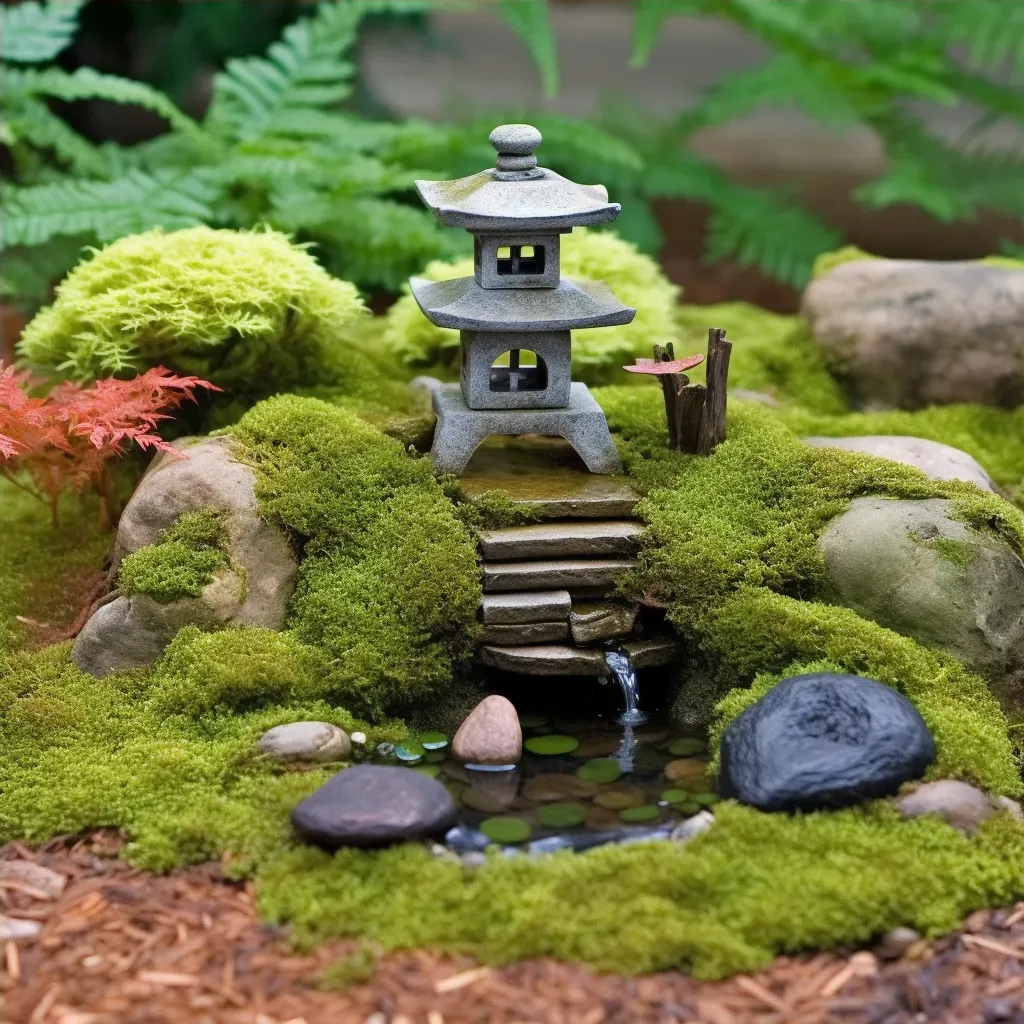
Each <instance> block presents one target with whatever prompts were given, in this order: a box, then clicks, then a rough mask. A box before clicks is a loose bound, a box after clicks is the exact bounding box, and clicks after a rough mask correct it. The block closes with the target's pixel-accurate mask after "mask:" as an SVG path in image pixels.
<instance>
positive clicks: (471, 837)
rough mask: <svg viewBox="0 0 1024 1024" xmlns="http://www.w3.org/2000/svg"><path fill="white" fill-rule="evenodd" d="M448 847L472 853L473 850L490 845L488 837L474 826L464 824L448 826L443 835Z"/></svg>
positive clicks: (484, 848) (458, 851)
mask: <svg viewBox="0 0 1024 1024" xmlns="http://www.w3.org/2000/svg"><path fill="white" fill-rule="evenodd" d="M444 841H445V843H446V844H447V845H448V848H449V849H451V850H454V851H455V852H456V853H472V852H474V851H479V850H486V849H487V847H488V846H490V845H491V841H490V839H488V838H487V836H485V835H484V834H483V832H480V831H478V830H477V829H475V828H466V827H465V826H464V825H456V826H455V827H454V828H450V829H449V830H448V831H447V832H446V833H445V836H444Z"/></svg>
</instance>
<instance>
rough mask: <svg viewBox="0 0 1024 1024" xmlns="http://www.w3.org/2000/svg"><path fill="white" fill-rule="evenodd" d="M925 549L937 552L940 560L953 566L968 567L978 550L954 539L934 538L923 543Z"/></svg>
mask: <svg viewBox="0 0 1024 1024" xmlns="http://www.w3.org/2000/svg"><path fill="white" fill-rule="evenodd" d="M921 543H922V544H924V546H925V547H928V548H932V549H933V550H935V551H937V552H938V554H939V557H940V558H943V559H945V560H946V561H947V562H952V563H953V565H959V566H967V565H970V564H971V562H973V561H974V559H975V556H976V555H977V553H978V549H977V548H976V547H975V546H974V545H972V544H968V543H966V541H962V540H955V539H954V538H953V537H933V538H931V539H930V540H924V541H922V542H921Z"/></svg>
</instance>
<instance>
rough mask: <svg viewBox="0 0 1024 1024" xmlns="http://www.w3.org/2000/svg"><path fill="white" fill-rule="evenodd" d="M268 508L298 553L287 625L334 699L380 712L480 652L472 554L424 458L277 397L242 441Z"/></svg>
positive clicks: (336, 413)
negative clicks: (313, 653)
mask: <svg viewBox="0 0 1024 1024" xmlns="http://www.w3.org/2000/svg"><path fill="white" fill-rule="evenodd" d="M234 436H235V438H236V440H237V442H238V445H239V449H238V450H239V453H240V457H241V458H243V459H245V460H246V461H247V462H248V463H249V464H250V465H251V466H252V467H253V468H254V469H255V471H256V474H257V488H256V493H257V496H258V498H259V501H260V507H261V509H262V511H263V513H264V515H266V516H267V517H268V518H269V519H270V520H271V521H272V522H275V523H277V524H279V525H280V526H282V527H284V528H285V529H287V530H288V531H289V532H290V533H291V534H292V536H293V537H294V538H295V540H296V542H297V543H298V544H299V545H300V546H301V548H302V549H303V552H304V559H303V562H302V566H301V570H300V578H299V585H298V588H297V591H296V596H295V600H294V602H293V605H292V612H291V620H290V621H291V626H292V628H293V629H294V631H295V634H296V636H297V637H298V638H299V639H300V640H301V641H303V642H304V643H307V644H310V645H312V646H314V647H317V648H318V649H320V650H322V651H323V652H324V653H325V654H326V655H327V656H328V658H329V659H330V664H331V677H332V679H333V681H334V688H335V692H337V693H338V694H339V695H344V699H345V702H346V703H347V704H348V706H351V707H354V708H358V709H359V710H361V711H363V712H365V713H367V714H377V715H379V714H381V713H383V712H384V711H391V710H395V709H397V708H399V707H402V706H404V705H408V704H411V703H415V702H416V701H418V700H422V699H423V698H425V697H427V696H429V695H430V694H432V693H437V692H438V691H440V690H443V689H444V687H445V686H446V685H448V683H449V681H450V680H451V677H452V674H453V671H454V670H455V666H456V665H457V664H458V662H459V661H460V660H462V659H465V658H466V657H467V656H468V654H469V653H470V650H471V648H472V642H473V638H474V636H475V633H476V626H475V616H476V608H477V605H478V604H479V599H480V582H479V572H478V569H477V563H476V549H475V545H474V543H473V540H472V538H471V536H470V534H469V531H468V530H467V529H466V527H465V526H464V525H463V524H462V522H461V521H460V520H459V518H458V516H457V515H456V512H455V509H454V508H453V506H452V504H451V502H450V501H449V500H448V498H446V497H445V494H444V492H443V491H442V490H441V488H440V487H439V486H438V484H437V483H436V481H435V480H434V477H433V473H432V471H431V467H430V462H429V460H427V459H417V458H412V457H410V456H409V455H408V454H407V452H406V451H405V450H403V448H402V446H401V444H400V443H399V442H397V441H396V440H394V439H393V438H390V437H386V436H385V435H384V434H382V433H381V432H380V431H379V430H377V429H376V428H374V427H372V426H370V425H369V424H367V423H366V422H364V421H362V420H360V419H359V418H358V417H356V416H355V415H354V414H352V413H350V412H347V411H346V410H344V409H340V408H337V407H335V406H330V405H327V404H326V403H324V402H320V401H317V400H315V399H309V398H297V397H295V396H280V397H278V398H273V399H269V400H268V401H266V402H263V403H261V404H260V405H258V406H256V407H255V408H254V409H253V410H252V411H251V412H249V413H248V414H246V416H245V417H243V418H242V420H241V421H240V423H239V424H238V426H237V428H236V429H235V431H234Z"/></svg>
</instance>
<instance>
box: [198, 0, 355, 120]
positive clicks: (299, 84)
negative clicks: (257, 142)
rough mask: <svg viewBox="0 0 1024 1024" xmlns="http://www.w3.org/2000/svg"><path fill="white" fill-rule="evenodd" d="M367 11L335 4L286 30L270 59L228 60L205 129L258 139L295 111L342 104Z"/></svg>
mask: <svg viewBox="0 0 1024 1024" xmlns="http://www.w3.org/2000/svg"><path fill="white" fill-rule="evenodd" d="M366 10H367V8H366V6H365V5H364V4H358V3H353V2H345V0H336V2H334V3H323V4H320V5H319V7H318V8H317V11H316V14H314V15H313V16H312V17H311V18H302V19H300V20H299V21H296V22H295V23H294V24H292V25H289V26H288V28H286V29H285V31H284V34H283V36H282V38H281V40H280V41H278V42H276V43H274V44H273V45H272V46H271V47H270V48H269V50H268V51H267V56H266V57H247V58H244V59H236V60H231V61H228V64H227V67H226V69H225V70H224V71H222V72H220V73H219V74H218V75H217V76H216V77H215V79H214V88H213V99H212V100H211V103H210V110H209V113H208V115H207V119H206V122H205V123H206V125H207V126H208V127H209V128H210V129H211V130H213V131H214V132H215V133H217V134H222V135H227V136H228V137H230V138H233V139H243V140H244V139H254V138H257V137H258V136H260V135H263V134H264V133H266V132H268V131H269V130H270V129H271V127H272V126H274V125H275V124H276V125H278V126H280V125H282V124H284V123H286V122H287V120H288V118H289V116H290V114H291V113H292V112H294V111H308V110H309V109H310V108H311V107H324V106H329V105H331V104H335V103H339V102H341V101H342V100H344V99H345V98H347V97H348V96H349V95H350V93H351V91H352V79H353V76H354V74H355V67H354V65H353V64H352V63H351V61H349V60H347V59H346V58H345V54H346V53H347V52H348V50H349V48H350V47H351V46H352V44H353V42H354V41H355V36H356V29H357V27H358V25H359V21H360V19H361V18H362V16H363V14H364V13H365V12H366Z"/></svg>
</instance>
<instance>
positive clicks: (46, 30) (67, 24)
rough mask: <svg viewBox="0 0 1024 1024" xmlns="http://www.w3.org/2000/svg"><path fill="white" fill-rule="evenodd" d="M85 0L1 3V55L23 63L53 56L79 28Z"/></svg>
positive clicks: (43, 59) (37, 62)
mask: <svg viewBox="0 0 1024 1024" xmlns="http://www.w3.org/2000/svg"><path fill="white" fill-rule="evenodd" d="M84 2H85V0H50V2H49V3H46V4H40V3H37V2H36V0H25V2H23V3H20V4H18V5H17V6H16V7H7V6H4V7H0V59H2V60H11V61H15V62H17V63H19V64H39V63H41V62H42V61H45V60H53V58H54V57H56V56H57V54H58V53H60V52H61V51H62V50H64V49H65V48H66V47H67V46H68V44H69V43H70V42H71V40H72V39H73V38H74V37H75V32H77V31H78V11H79V9H80V8H81V6H82V4H83V3H84Z"/></svg>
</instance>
